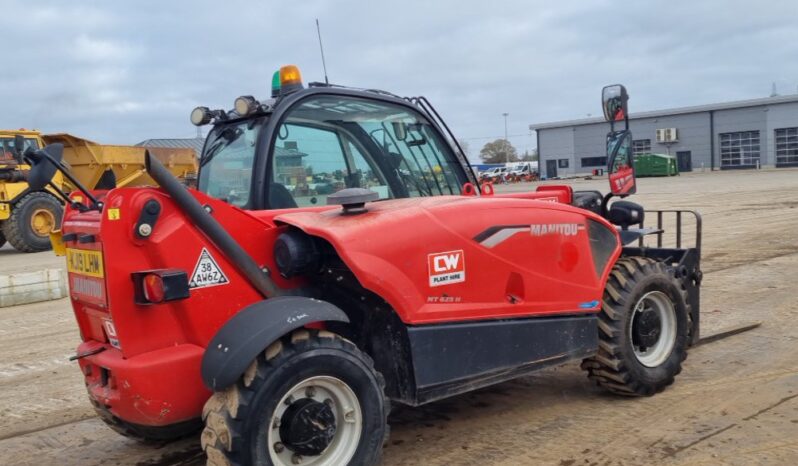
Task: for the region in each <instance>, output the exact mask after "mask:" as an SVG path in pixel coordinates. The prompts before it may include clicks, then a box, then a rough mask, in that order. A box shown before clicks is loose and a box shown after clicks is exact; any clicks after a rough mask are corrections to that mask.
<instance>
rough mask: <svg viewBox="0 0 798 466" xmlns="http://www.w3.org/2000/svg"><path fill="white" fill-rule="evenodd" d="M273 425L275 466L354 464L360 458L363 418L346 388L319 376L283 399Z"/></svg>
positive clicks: (271, 447) (269, 437) (270, 438)
mask: <svg viewBox="0 0 798 466" xmlns="http://www.w3.org/2000/svg"><path fill="white" fill-rule="evenodd" d="M330 422H332V424H330ZM271 423H272V424H271V426H270V428H269V431H268V434H267V441H268V443H267V448H268V449H269V456H270V458H271V460H272V463H274V464H275V465H277V466H295V465H297V464H301V465H315V466H326V465H339V464H347V463H349V461H350V460H351V459H352V457H353V456H354V455H355V451H356V450H357V446H358V443H359V441H360V435H361V431H362V429H363V412H362V410H361V408H360V402H359V401H358V399H357V395H355V392H354V391H352V389H351V388H349V386H348V385H347V384H346V383H344V382H343V381H341V380H339V379H337V378H335V377H330V376H316V377H311V378H308V379H305V380H303V381H302V382H300V383H298V384H296V385H294V386H293V387H292V388H291V389H290V390H288V391H287V392H286V394H285V395H283V397H282V398H281V399H280V401H279V402H278V403H277V407H276V408H275V410H274V414H273V415H272V419H271ZM314 453H316V454H314Z"/></svg>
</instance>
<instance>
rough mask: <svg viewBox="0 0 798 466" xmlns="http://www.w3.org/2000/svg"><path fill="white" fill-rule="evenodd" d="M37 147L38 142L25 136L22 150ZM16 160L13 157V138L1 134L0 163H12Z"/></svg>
mask: <svg viewBox="0 0 798 466" xmlns="http://www.w3.org/2000/svg"><path fill="white" fill-rule="evenodd" d="M29 148H30V149H33V150H36V149H39V142H38V141H37V140H36V139H33V138H25V145H24V146H23V149H22V151H23V152H24V151H25V150H27V149H29ZM16 163H17V161H16V160H15V159H14V138H13V137H7V136H2V137H0V164H3V165H6V164H8V165H14V164H16Z"/></svg>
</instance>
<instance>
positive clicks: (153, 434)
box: [89, 397, 202, 443]
mask: <svg viewBox="0 0 798 466" xmlns="http://www.w3.org/2000/svg"><path fill="white" fill-rule="evenodd" d="M89 400H90V401H91V404H92V406H93V407H94V411H95V412H96V413H97V416H98V417H99V418H100V419H101V420H102V421H103V422H104V423H106V424H107V425H108V427H110V428H111V429H113V430H114V431H115V432H116V433H118V434H120V435H124V436H125V437H128V438H132V439H134V440H137V441H139V442H142V443H153V442H164V441H167V442H168V441H172V440H177V439H180V438H183V437H187V436H189V435H192V434H195V433H197V432H199V431H200V429H201V428H202V421H201V420H200V419H193V420H190V421H185V422H180V423H177V424H171V425H168V426H143V425H140V424H133V423H131V422H127V421H123V420H122V419H120V418H118V417H116V416H114V415H113V413H111V411H110V410H109V409H108V407H107V406H105V405H103V404H101V403H99V402H98V401H97V400H95V399H94V398H92V397H89Z"/></svg>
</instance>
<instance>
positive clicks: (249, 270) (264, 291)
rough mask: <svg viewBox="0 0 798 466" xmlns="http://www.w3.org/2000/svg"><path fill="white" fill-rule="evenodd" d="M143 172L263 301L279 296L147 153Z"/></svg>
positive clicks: (237, 246) (271, 283)
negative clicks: (159, 187)
mask: <svg viewBox="0 0 798 466" xmlns="http://www.w3.org/2000/svg"><path fill="white" fill-rule="evenodd" d="M144 164H145V167H146V168H147V173H148V174H149V175H150V176H151V177H152V179H154V180H155V181H156V182H157V183H158V184H159V185H160V186H161V188H163V189H164V191H166V192H167V193H168V194H169V196H171V197H172V200H173V201H174V202H175V204H177V206H178V207H180V209H181V210H182V211H183V212H184V213H185V214H186V215H187V216H188V218H190V219H191V221H192V222H194V224H195V225H196V226H197V228H199V230H200V231H201V232H202V233H204V234H205V236H207V237H208V239H210V240H211V241H212V242H213V244H214V245H215V246H216V247H217V248H219V250H220V251H222V254H224V255H225V256H226V257H227V259H228V260H229V261H230V263H231V264H233V266H234V267H235V268H236V269H238V271H239V272H241V274H242V275H244V276H245V277H246V278H247V280H249V283H250V284H252V286H254V287H255V289H256V290H258V292H260V294H261V295H263V297H264V298H271V297H275V296H279V295H280V294H282V293H281V290H280V288H279V287H277V284H276V283H274V281H273V280H272V279H271V278H269V277H268V276H267V275H266V274H265V273H264V272H263V271H262V270H261V269H260V267H258V264H257V263H255V260H254V259H252V257H251V256H250V255H249V254H247V252H246V251H245V250H244V248H242V247H241V245H240V244H238V243H237V242H236V240H235V239H233V237H232V236H230V234H229V233H228V232H227V230H225V229H224V227H223V226H222V225H221V224H220V223H219V222H218V221H216V219H215V218H213V216H212V215H211V214H210V213H208V212H207V211H206V210H205V209H204V208H203V207H202V205H201V204H200V203H199V201H198V200H197V199H196V198H195V197H194V196H192V195H191V193H189V192H188V189H186V187H185V186H183V185H182V184H181V183H180V182H179V181H178V180H177V179H176V178H175V177H174V176H172V174H171V173H170V172H169V170H167V169H166V168H164V166H163V165H161V162H160V161H158V159H157V158H155V157H154V156H152V155H150V152H149V151H147V152H146V153H145V155H144Z"/></svg>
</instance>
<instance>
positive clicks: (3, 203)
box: [0, 130, 197, 252]
mask: <svg viewBox="0 0 798 466" xmlns="http://www.w3.org/2000/svg"><path fill="white" fill-rule="evenodd" d="M55 143H60V144H63V145H64V158H63V161H64V163H65V164H67V165H68V166H69V167H70V171H71V173H72V174H73V175H74V176H75V178H76V179H77V181H78V182H80V183H81V184H83V185H84V186H86V187H88V188H89V189H113V188H115V187H122V186H143V185H154V184H156V183H155V182H154V181H153V180H152V178H150V177H149V176H148V175H147V173H146V171H145V169H144V153H145V151H146V150H149V151H150V153H151V154H153V155H155V156H156V157H157V158H158V159H159V160H160V161H161V163H163V164H164V166H166V167H167V168H168V169H169V170H170V171H171V172H172V173H173V174H174V175H175V176H177V177H178V178H182V179H192V178H193V177H195V176H196V173H197V161H196V155H195V154H194V150H192V149H182V148H159V147H147V148H145V147H137V146H112V145H103V144H97V143H96V142H93V141H89V140H87V139H83V138H79V137H76V136H72V135H70V134H65V133H62V134H41V133H39V132H38V131H26V130H14V131H5V130H0V246H3V244H5V242H6V241H8V242H9V243H10V244H11V245H12V246H14V248H15V249H17V250H18V251H22V252H37V251H44V250H46V249H50V247H51V245H50V232H51V231H52V230H55V229H58V228H59V227H60V224H61V217H62V214H63V209H64V207H63V206H64V201H63V199H62V196H61V194H60V193H59V191H60V192H63V193H69V192H70V191H72V190H73V189H75V186H72V184H71V183H70V182H69V180H67V179H65V178H63V176H62V175H61V173H60V172H56V174H55V175H54V176H53V178H52V180H50V185H49V186H48V187H47V188H45V189H44V190H42V191H32V190H31V189H30V187H29V186H28V183H27V176H28V171H29V169H30V167H29V166H28V165H27V164H26V163H25V160H24V153H25V152H26V151H27V150H28V149H29V148H30V149H34V150H35V149H40V148H42V147H44V146H45V145H48V144H55Z"/></svg>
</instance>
